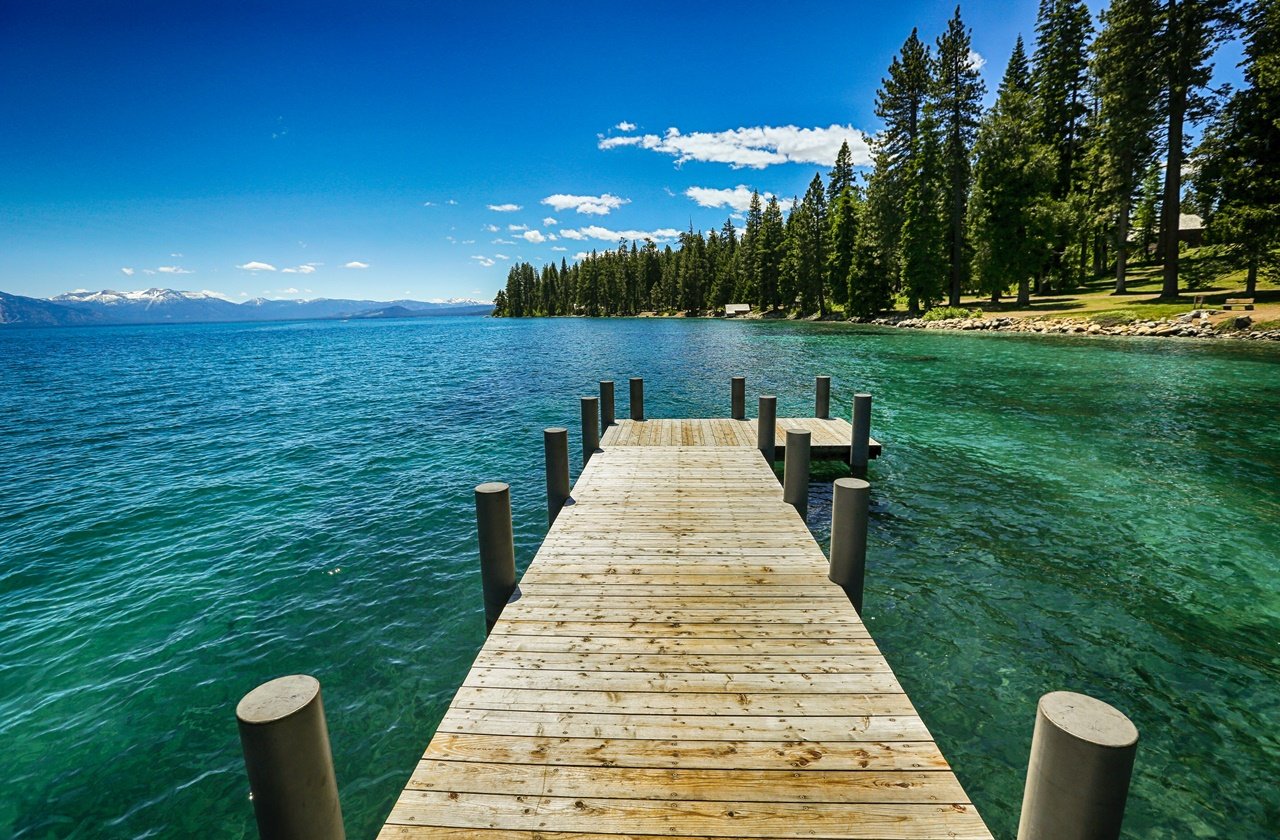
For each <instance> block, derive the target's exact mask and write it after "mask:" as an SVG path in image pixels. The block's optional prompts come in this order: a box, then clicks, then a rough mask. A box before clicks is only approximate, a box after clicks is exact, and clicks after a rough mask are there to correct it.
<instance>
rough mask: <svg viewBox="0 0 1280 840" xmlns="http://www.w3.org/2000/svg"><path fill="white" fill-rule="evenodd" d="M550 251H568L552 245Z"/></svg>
mask: <svg viewBox="0 0 1280 840" xmlns="http://www.w3.org/2000/svg"><path fill="white" fill-rule="evenodd" d="M551 250H553V251H567V250H569V249H568V248H563V247H561V246H559V245H552V246H551Z"/></svg>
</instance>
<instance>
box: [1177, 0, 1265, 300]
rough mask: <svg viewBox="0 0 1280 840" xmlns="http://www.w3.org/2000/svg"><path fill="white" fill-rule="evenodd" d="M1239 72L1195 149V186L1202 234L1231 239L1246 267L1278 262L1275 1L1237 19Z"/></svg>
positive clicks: (1249, 287) (1250, 275) (1249, 286)
mask: <svg viewBox="0 0 1280 840" xmlns="http://www.w3.org/2000/svg"><path fill="white" fill-rule="evenodd" d="M1244 29H1245V38H1244V43H1245V49H1244V54H1245V55H1244V62H1243V63H1242V67H1243V68H1244V78H1245V82H1246V83H1247V84H1248V87H1246V88H1244V89H1242V90H1239V91H1236V92H1235V94H1233V95H1232V97H1231V100H1230V101H1229V102H1228V103H1227V105H1226V107H1225V108H1224V109H1223V111H1222V113H1221V114H1220V115H1219V116H1218V118H1217V119H1216V120H1215V121H1214V123H1213V125H1212V126H1211V127H1210V128H1209V130H1208V131H1206V133H1205V137H1204V139H1203V141H1202V142H1201V144H1200V147H1199V149H1198V150H1197V152H1196V162H1197V164H1198V165H1197V166H1196V170H1195V171H1196V176H1195V180H1196V190H1197V192H1198V193H1199V194H1200V195H1201V197H1202V198H1203V200H1204V201H1205V203H1206V204H1207V207H1206V210H1207V214H1206V215H1207V217H1208V222H1207V227H1208V230H1207V234H1208V236H1209V238H1210V240H1212V241H1219V242H1226V243H1229V244H1231V245H1232V246H1234V247H1235V248H1236V249H1237V250H1238V251H1239V252H1240V255H1241V256H1242V257H1243V258H1244V263H1245V266H1246V269H1247V274H1246V277H1245V294H1246V295H1248V296H1250V297H1252V296H1254V295H1255V294H1256V293H1257V285H1258V272H1259V269H1260V268H1263V267H1266V268H1269V269H1271V270H1272V271H1275V270H1276V269H1278V268H1280V259H1278V255H1277V253H1276V250H1277V248H1280V0H1259V2H1257V3H1255V4H1254V5H1253V6H1252V7H1251V8H1250V9H1249V10H1248V12H1247V14H1246V17H1245V20H1244Z"/></svg>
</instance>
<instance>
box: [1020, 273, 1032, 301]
mask: <svg viewBox="0 0 1280 840" xmlns="http://www.w3.org/2000/svg"><path fill="white" fill-rule="evenodd" d="M1030 305H1031V278H1030V277H1026V276H1023V277H1022V279H1020V280H1019V281H1018V306H1023V307H1025V306H1030Z"/></svg>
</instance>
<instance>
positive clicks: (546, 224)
mask: <svg viewBox="0 0 1280 840" xmlns="http://www.w3.org/2000/svg"><path fill="white" fill-rule="evenodd" d="M558 224H560V223H559V222H557V221H556V220H555V219H553V218H551V217H550V216H547V217H546V218H545V219H543V220H542V225H543V227H551V226H552V225H558Z"/></svg>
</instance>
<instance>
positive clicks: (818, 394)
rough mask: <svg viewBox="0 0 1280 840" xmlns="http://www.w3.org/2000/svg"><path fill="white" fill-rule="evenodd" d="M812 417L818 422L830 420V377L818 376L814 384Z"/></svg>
mask: <svg viewBox="0 0 1280 840" xmlns="http://www.w3.org/2000/svg"><path fill="white" fill-rule="evenodd" d="M814 392H815V393H814V399H813V416H814V417H817V418H818V419H819V420H829V419H830V418H831V377H830V376H819V377H818V378H817V380H815V383H814Z"/></svg>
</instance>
